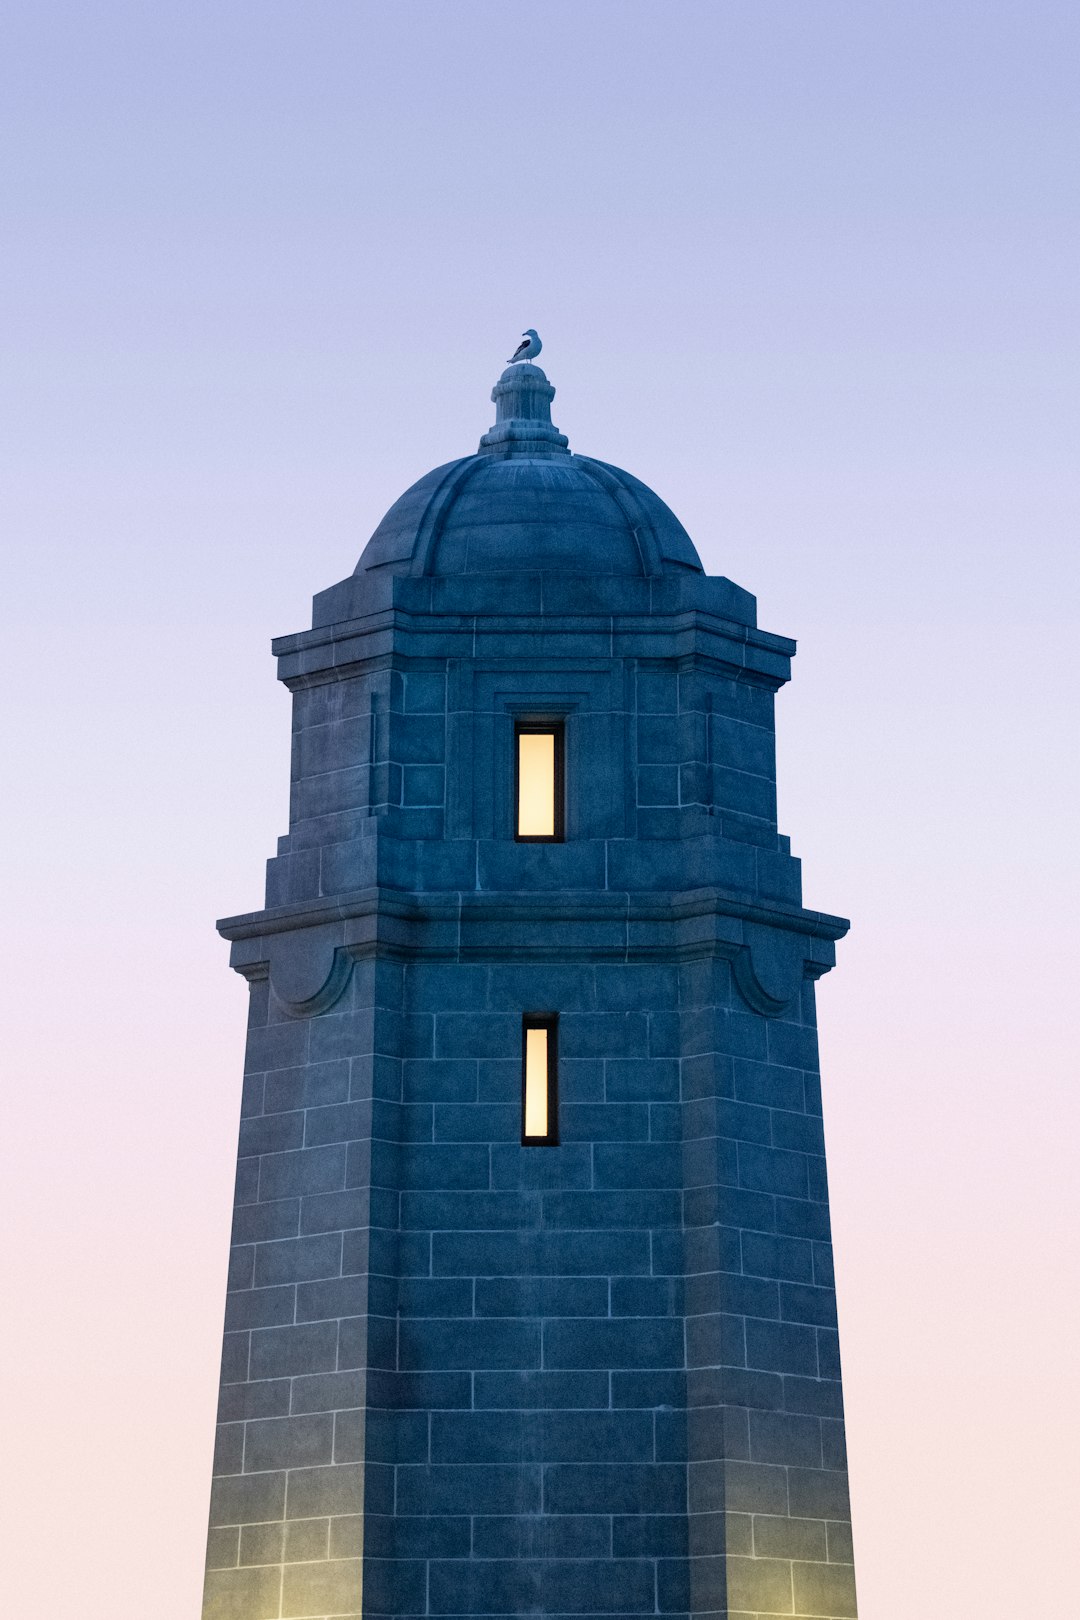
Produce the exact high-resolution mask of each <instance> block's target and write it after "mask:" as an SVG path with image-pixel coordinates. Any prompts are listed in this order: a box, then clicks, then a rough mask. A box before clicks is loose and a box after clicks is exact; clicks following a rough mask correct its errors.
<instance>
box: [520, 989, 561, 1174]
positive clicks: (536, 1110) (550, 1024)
mask: <svg viewBox="0 0 1080 1620" xmlns="http://www.w3.org/2000/svg"><path fill="white" fill-rule="evenodd" d="M558 1041H559V1017H558V1014H557V1013H526V1014H525V1017H524V1018H523V1019H522V1020H521V1142H522V1146H523V1147H555V1146H556V1145H557V1144H558V1140H559V1083H558V1082H559V1048H558Z"/></svg>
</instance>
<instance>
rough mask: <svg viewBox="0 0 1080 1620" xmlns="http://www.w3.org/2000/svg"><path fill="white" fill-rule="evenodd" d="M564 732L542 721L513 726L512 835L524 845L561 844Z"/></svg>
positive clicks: (556, 726) (550, 723) (524, 721)
mask: <svg viewBox="0 0 1080 1620" xmlns="http://www.w3.org/2000/svg"><path fill="white" fill-rule="evenodd" d="M564 754H565V747H564V729H563V727H562V725H561V724H558V723H556V722H551V721H541V720H519V721H518V723H517V725H516V726H515V727H514V779H515V794H514V799H515V804H514V836H515V837H516V838H518V839H520V840H523V841H524V842H527V843H548V844H556V843H561V842H562V840H563V837H564V832H563V797H564V793H563V759H564Z"/></svg>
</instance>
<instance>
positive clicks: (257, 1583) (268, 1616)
mask: <svg viewBox="0 0 1080 1620" xmlns="http://www.w3.org/2000/svg"><path fill="white" fill-rule="evenodd" d="M280 1582H281V1576H280V1572H279V1571H278V1570H277V1569H274V1568H270V1567H266V1568H257V1569H214V1570H209V1571H208V1572H207V1576H206V1586H205V1589H204V1592H203V1611H202V1612H203V1620H277V1617H278V1615H279V1614H280V1612H281V1611H280V1609H279V1608H278V1591H279V1587H280Z"/></svg>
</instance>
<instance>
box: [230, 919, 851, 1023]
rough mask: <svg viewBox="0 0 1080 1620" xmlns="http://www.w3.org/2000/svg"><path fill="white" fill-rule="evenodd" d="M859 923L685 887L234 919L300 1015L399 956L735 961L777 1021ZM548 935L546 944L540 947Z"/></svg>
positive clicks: (245, 951)
mask: <svg viewBox="0 0 1080 1620" xmlns="http://www.w3.org/2000/svg"><path fill="white" fill-rule="evenodd" d="M847 929H848V923H847V922H846V920H845V919H843V918H841V917H832V916H829V915H828V914H827V913H825V912H816V911H807V910H805V909H802V908H800V907H794V906H791V907H788V906H783V905H780V904H776V905H762V904H754V903H749V902H747V901H745V900H742V899H740V898H738V897H737V896H735V895H731V894H726V893H724V892H723V891H721V890H717V889H698V890H692V891H687V892H684V893H682V894H653V895H632V894H614V895H610V896H607V897H603V898H601V897H599V896H597V895H595V894H588V893H584V894H576V895H575V894H561V895H559V896H557V897H556V896H554V895H551V896H547V895H537V896H530V895H526V894H517V893H510V894H501V895H499V894H485V895H469V894H456V895H435V894H433V895H428V896H418V897H416V898H412V897H409V896H407V895H402V894H391V893H388V892H387V891H385V890H378V889H367V890H361V891H359V892H358V893H356V894H352V895H343V896H341V897H340V898H338V899H336V900H328V901H316V902H312V903H311V904H308V905H301V906H295V907H278V908H275V909H274V910H273V911H261V912H250V913H247V914H245V915H242V916H237V917H227V918H223V919H222V920H221V921H220V922H219V923H218V930H219V932H220V933H221V934H222V935H223V936H224V937H225V938H226V939H228V940H231V941H232V954H231V963H232V966H233V968H234V969H235V970H236V971H237V972H238V973H240V974H242V975H243V976H244V977H245V978H247V979H249V980H256V979H265V978H267V977H269V980H270V984H271V988H272V989H273V991H274V994H275V996H276V998H277V1000H278V1001H279V1002H280V1003H281V1006H282V1008H283V1009H284V1011H285V1012H286V1013H288V1014H289V1015H290V1016H291V1017H294V1018H306V1017H314V1016H316V1015H318V1014H319V1013H322V1012H326V1011H327V1010H328V1009H329V1008H330V1007H332V1006H333V1005H334V1003H335V1002H336V1001H337V1000H338V998H339V997H340V996H341V994H342V993H343V991H344V990H345V988H346V985H347V984H348V981H349V976H350V973H351V971H352V964H353V963H354V962H357V961H363V960H365V959H369V958H371V957H374V956H377V955H378V956H385V957H387V958H391V959H396V960H408V959H414V958H439V959H443V960H447V959H450V960H455V961H474V962H480V961H486V960H500V961H502V960H505V959H506V958H507V957H508V956H509V957H511V958H513V959H514V960H517V961H521V962H542V961H546V962H550V961H573V960H579V959H580V960H583V959H586V958H587V959H589V960H591V961H605V962H641V961H649V960H658V961H659V960H663V961H672V960H674V961H691V960H695V959H701V958H705V957H718V958H720V959H722V960H725V961H729V962H731V964H732V967H733V973H734V977H735V982H736V984H737V986H738V989H739V992H740V994H741V995H742V997H743V999H744V1000H745V1001H746V1003H747V1005H748V1006H750V1007H751V1008H752V1009H753V1010H754V1011H755V1012H759V1013H761V1014H763V1015H764V1016H765V1017H777V1016H779V1015H780V1014H782V1013H784V1012H786V1011H787V1010H788V1008H790V1007H791V1005H792V1003H793V1002H794V1001H795V999H796V997H797V996H798V994H799V987H800V984H801V982H802V980H803V979H818V978H820V977H821V976H822V974H824V973H827V972H828V971H829V969H830V968H831V967H832V966H833V965H834V963H835V950H834V945H835V941H836V940H838V939H840V938H842V937H843V935H844V934H845V933H846V932H847ZM541 935H543V936H545V937H544V939H543V943H535V941H537V940H538V939H539V938H540V937H541Z"/></svg>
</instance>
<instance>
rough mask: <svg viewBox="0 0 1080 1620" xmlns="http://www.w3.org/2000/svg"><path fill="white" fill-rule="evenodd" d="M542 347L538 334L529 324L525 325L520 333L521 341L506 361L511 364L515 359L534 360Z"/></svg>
mask: <svg viewBox="0 0 1080 1620" xmlns="http://www.w3.org/2000/svg"><path fill="white" fill-rule="evenodd" d="M543 347H544V345H543V344H542V343H541V341H540V334H539V333H538V332H536V331H534V329H533V328H532V327H531V326H527V327H526V328H525V330H524V332H522V334H521V342H520V343H519V344H518V346H517V348H516V349H515V350H514V352H513V354H512V355H511V356H510V358H509V360H508V361H507V362H506V363H507V365H508V366H512V365H513V364H514V361H515V360H535V359H536V357H537V355H538V354H539V353H540V350H541V349H542V348H543Z"/></svg>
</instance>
